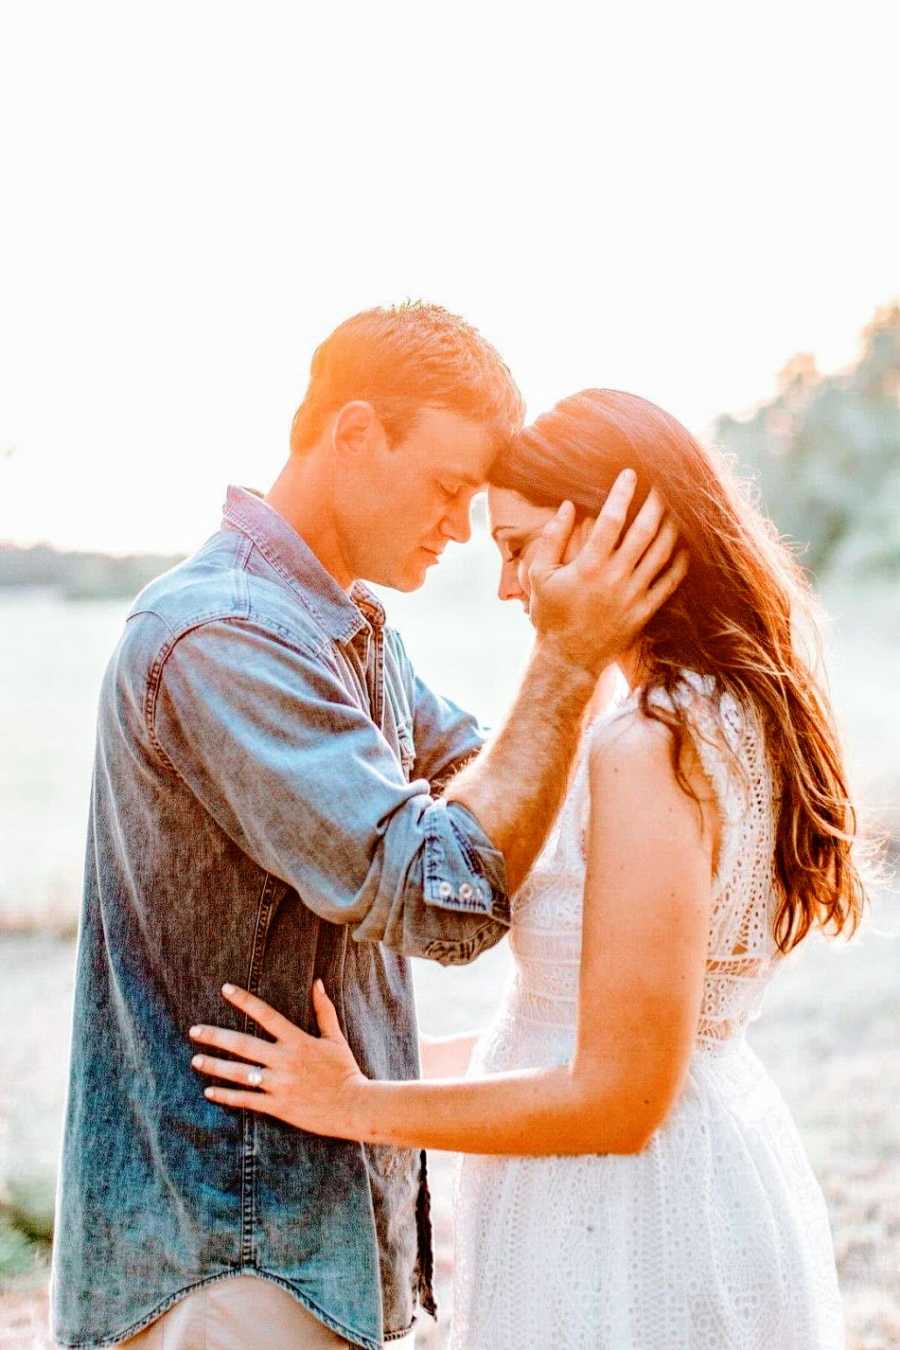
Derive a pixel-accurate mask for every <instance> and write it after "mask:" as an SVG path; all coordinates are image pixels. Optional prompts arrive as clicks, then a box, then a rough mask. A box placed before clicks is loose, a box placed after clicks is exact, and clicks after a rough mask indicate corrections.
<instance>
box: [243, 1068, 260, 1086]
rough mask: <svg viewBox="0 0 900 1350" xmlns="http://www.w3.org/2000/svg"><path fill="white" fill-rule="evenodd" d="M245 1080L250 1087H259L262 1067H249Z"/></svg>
mask: <svg viewBox="0 0 900 1350" xmlns="http://www.w3.org/2000/svg"><path fill="white" fill-rule="evenodd" d="M247 1082H248V1083H249V1084H250V1086H251V1087H259V1085H260V1083H261V1082H262V1069H251V1070H250V1072H249V1073H248V1074H247Z"/></svg>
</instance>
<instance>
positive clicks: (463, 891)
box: [459, 881, 473, 900]
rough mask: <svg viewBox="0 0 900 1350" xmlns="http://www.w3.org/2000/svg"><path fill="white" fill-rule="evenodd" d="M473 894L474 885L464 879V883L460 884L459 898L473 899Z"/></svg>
mask: <svg viewBox="0 0 900 1350" xmlns="http://www.w3.org/2000/svg"><path fill="white" fill-rule="evenodd" d="M472 894H473V892H472V887H471V886H470V885H469V883H468V882H467V881H464V882H463V884H462V885H461V886H460V888H459V898H460V900H471V899H472Z"/></svg>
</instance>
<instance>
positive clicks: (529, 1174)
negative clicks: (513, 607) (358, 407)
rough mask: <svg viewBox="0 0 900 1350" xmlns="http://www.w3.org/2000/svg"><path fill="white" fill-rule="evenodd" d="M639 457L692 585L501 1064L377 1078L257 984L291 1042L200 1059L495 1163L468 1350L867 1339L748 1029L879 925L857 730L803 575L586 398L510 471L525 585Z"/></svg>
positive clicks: (671, 431)
mask: <svg viewBox="0 0 900 1350" xmlns="http://www.w3.org/2000/svg"><path fill="white" fill-rule="evenodd" d="M626 465H629V466H631V467H633V468H635V469H636V470H637V472H638V490H637V492H636V494H635V502H636V504H639V503H640V501H641V500H642V498H643V497H644V496H645V495H646V492H647V491H648V490H649V489H650V488H651V487H653V488H655V489H656V490H657V491H658V492H659V494H660V495H661V497H662V498H663V500H664V502H665V505H666V508H667V510H668V512H669V513H670V515H671V516H672V517H673V518H674V520H675V522H676V524H677V526H678V529H679V531H680V534H681V537H682V539H683V541H684V542H685V543H686V544H687V546H688V548H689V550H690V555H691V566H690V570H689V573H688V576H687V579H686V580H685V581H684V582H683V583H682V585H681V587H680V589H679V590H678V591H677V592H676V593H675V595H674V597H673V598H672V599H671V600H670V601H669V602H668V603H667V604H666V605H665V606H664V607H663V608H662V609H661V610H660V611H659V613H658V614H657V615H656V616H655V618H654V619H653V620H652V621H651V622H650V624H649V625H648V627H647V629H646V630H645V633H644V634H643V636H642V638H641V640H640V642H639V644H637V645H636V647H635V648H634V649H633V650H631V651H630V652H628V653H627V654H626V657H625V658H624V660H623V662H622V672H623V674H624V675H625V678H626V680H627V682H628V685H629V694H628V696H627V698H625V699H624V701H623V702H621V703H620V704H619V705H618V706H617V707H615V708H614V709H613V710H612V711H611V712H609V713H607V714H601V713H599V712H598V710H597V708H596V707H595V709H594V715H593V716H590V717H589V718H588V719H587V722H586V726H585V732H584V736H583V742H582V748H581V752H580V756H579V759H578V761H577V764H576V766H575V768H574V769H573V772H572V777H571V780H570V784H569V791H568V794H567V798H566V802H565V805H564V807H563V810H562V812H561V814H560V817H559V819H558V821H557V822H556V824H555V826H554V829H553V831H552V833H551V835H550V837H549V839H548V841H547V844H546V846H545V848H544V851H543V853H542V855H541V857H540V859H539V861H538V863H537V864H536V865H535V868H534V870H533V872H532V874H531V876H530V877H529V879H528V881H527V883H526V885H525V886H524V887H523V888H522V889H521V890H520V892H519V893H518V895H517V896H516V897H515V901H514V906H513V921H512V926H511V933H510V943H511V947H512V950H513V955H514V961H515V968H514V976H513V979H512V981H511V983H510V986H509V988H508V990H507V992H506V995H505V998H504V1000H503V1003H502V1005H501V1008H500V1010H499V1012H498V1014H497V1016H496V1018H495V1020H494V1022H493V1024H492V1026H491V1027H490V1028H489V1029H488V1031H487V1032H486V1033H485V1034H484V1035H483V1036H482V1037H481V1038H480V1039H479V1040H478V1042H477V1045H476V1046H475V1048H474V1054H471V1061H470V1052H471V1051H472V1048H473V1046H472V1038H466V1037H461V1038H453V1039H451V1040H450V1041H449V1042H440V1043H437V1044H433V1045H431V1046H428V1045H426V1046H425V1052H424V1059H425V1071H426V1073H429V1074H431V1075H434V1074H441V1075H448V1077H445V1078H444V1080H443V1081H441V1082H438V1083H434V1082H427V1081H426V1082H418V1083H415V1082H414V1083H393V1082H391V1083H387V1082H369V1081H368V1080H366V1079H364V1078H363V1077H362V1075H361V1074H360V1073H359V1070H358V1068H357V1066H356V1064H355V1062H354V1060H353V1057H352V1054H351V1052H350V1049H349V1047H348V1046H347V1044H346V1042H345V1041H344V1039H343V1037H342V1035H341V1032H340V1028H339V1025H338V1021H337V1016H336V1014H335V1010H334V1008H333V1006H332V1004H331V1003H330V1001H329V1000H328V998H327V996H326V994H325V992H324V990H323V989H321V987H319V988H317V990H316V993H315V999H316V1008H317V1016H318V1019H319V1024H320V1028H321V1031H322V1037H321V1039H316V1038H312V1037H308V1036H306V1035H304V1033H302V1032H300V1031H299V1030H298V1029H297V1028H295V1027H293V1026H292V1025H291V1024H290V1023H288V1022H287V1021H286V1020H285V1019H283V1018H280V1017H279V1015H278V1014H277V1013H274V1012H273V1010H271V1009H270V1008H268V1007H267V1005H265V1004H264V1003H261V1001H260V1000H258V999H254V998H252V997H251V996H250V995H248V994H246V993H244V992H242V991H240V990H233V991H231V993H230V994H229V995H228V996H229V997H230V999H231V1001H232V1002H234V1003H235V1004H236V1005H237V1006H238V1007H240V1008H242V1009H243V1010H245V1011H246V1012H248V1013H249V1014H250V1015H251V1016H252V1017H253V1018H254V1019H255V1020H257V1021H258V1022H259V1023H260V1024H261V1025H262V1026H263V1027H264V1028H265V1029H266V1030H267V1031H268V1032H269V1033H270V1035H271V1036H273V1037H274V1042H268V1041H262V1040H259V1039H257V1038H252V1037H237V1036H235V1035H234V1034H231V1035H230V1036H228V1035H223V1033H220V1032H216V1031H215V1030H214V1029H211V1028H199V1029H195V1030H194V1032H192V1034H194V1036H195V1039H196V1040H198V1041H202V1042H205V1043H208V1044H212V1045H220V1046H225V1047H226V1048H228V1049H229V1050H233V1051H234V1052H236V1053H237V1054H240V1055H242V1056H243V1058H244V1059H246V1060H250V1061H254V1062H255V1063H256V1064H257V1065H261V1066H263V1067H262V1069H259V1068H257V1069H254V1068H250V1067H248V1065H246V1064H243V1065H242V1064H239V1063H236V1062H234V1061H228V1060H218V1059H215V1058H212V1057H209V1056H201V1057H200V1059H199V1062H198V1063H197V1067H198V1068H199V1069H200V1070H201V1071H202V1072H203V1073H206V1074H211V1075H213V1076H215V1077H217V1078H220V1079H225V1080H230V1081H233V1082H236V1083H240V1084H247V1083H250V1084H251V1085H252V1084H254V1083H255V1084H260V1085H261V1086H262V1087H263V1091H262V1092H260V1093H255V1094H254V1093H248V1092H246V1091H240V1090H235V1089H229V1088H222V1087H216V1088H209V1089H207V1095H209V1096H210V1097H211V1098H212V1099H213V1100H216V1101H220V1102H223V1103H225V1104H230V1105H235V1106H243V1107H249V1108H251V1109H256V1110H262V1111H266V1112H268V1113H270V1114H273V1115H276V1116H279V1117H280V1118H281V1119H283V1120H287V1121H289V1122H291V1123H293V1124H295V1125H298V1126H300V1127H302V1128H305V1129H312V1130H316V1131H319V1132H321V1133H325V1134H332V1135H336V1136H339V1137H343V1138H352V1139H362V1140H365V1141H368V1142H372V1143H389V1144H395V1145H403V1146H409V1147H413V1146H424V1147H432V1148H443V1149H451V1150H456V1151H459V1152H462V1153H465V1154H466V1155H470V1156H466V1157H465V1158H464V1159H463V1162H462V1165H461V1169H460V1173H459V1181H458V1187H457V1215H456V1218H457V1273H456V1294H455V1312H454V1327H453V1345H454V1347H458V1350H463V1348H465V1350H478V1347H484V1350H487V1348H488V1347H490V1350H502V1347H507V1346H508V1347H513V1346H515V1347H521V1346H535V1347H538V1346H540V1347H545V1346H547V1347H549V1346H554V1347H561V1346H566V1347H582V1346H584V1347H587V1346H590V1347H607V1348H608V1350H622V1348H624V1347H626V1346H627V1347H634V1348H636V1350H650V1348H652V1347H661V1348H662V1347H664V1348H665V1350H674V1348H675V1347H691V1350H694V1348H697V1347H710V1348H712V1347H717V1348H718V1347H728V1348H729V1350H744V1348H746V1350H751V1348H752V1350H756V1348H757V1347H766V1348H767V1350H771V1348H772V1347H778V1350H826V1348H827V1347H837V1346H840V1345H842V1344H843V1334H842V1318H841V1307H840V1299H839V1294H838V1288H837V1279H836V1274H835V1267H834V1257H833V1252H832V1246H831V1236H830V1232H829V1227H828V1219H827V1215H826V1211H825V1205H824V1201H823V1197H822V1194H821V1191H820V1189H819V1187H818V1185H817V1183H816V1181H815V1179H814V1177H813V1175H812V1172H811V1170H810V1167H809V1164H808V1162H807V1160H806V1157H805V1155H804V1153H803V1150H802V1147H801V1145H800V1143H799V1140H798V1137H797V1133H796V1129H795V1127H794V1124H793V1121H792V1119H791V1117H790V1114H789V1113H788V1111H787V1108H786V1107H785V1105H784V1102H783V1100H782V1098H781V1096H780V1094H779V1093H778V1091H777V1089H776V1087H775V1085H774V1083H773V1082H772V1080H771V1079H770V1078H769V1077H768V1075H767V1074H766V1072H765V1070H764V1068H763V1067H762V1065H761V1064H760V1062H759V1061H758V1059H757V1058H756V1056H755V1055H754V1053H753V1052H752V1051H751V1049H750V1048H749V1046H748V1044H747V1041H746V1039H745V1034H744V1033H745V1029H746V1026H747V1024H748V1022H749V1021H750V1020H751V1019H752V1018H753V1017H754V1016H755V1015H756V1014H757V1012H758V1010H759V1005H760V1002H761V998H762V994H763V991H764V989H765V987H766V985H767V983H768V981H769V979H770V978H771V976H772V975H773V973H774V971H775V970H776V968H777V966H778V964H779V962H780V961H781V959H782V958H783V957H784V956H785V955H786V954H787V953H788V952H789V951H790V950H791V948H792V947H793V946H795V945H796V944H797V943H798V942H799V941H801V940H802V939H803V938H804V937H805V936H806V935H807V933H808V932H809V931H810V930H811V929H812V928H814V927H818V928H823V929H827V930H829V931H832V932H841V931H846V932H848V933H849V932H852V931H853V930H854V928H855V926H856V924H857V922H858V920H859V916H860V912H861V908H862V903H863V893H862V887H861V884H860V880H859V877H858V874H857V872H856V869H855V867H854V864H853V861H852V857H851V852H850V850H851V843H852V839H853V835H854V831H855V817H854V813H853V809H852V807H851V805H850V804H849V802H848V800H847V794H846V788H845V780H844V773H843V767H842V763H841V755H840V750H839V746H838V741H837V737H836V733H835V730H834V726H833V722H832V718H831V714H830V711H829V708H828V706H827V702H826V701H825V698H824V696H823V694H822V693H821V691H819V690H818V689H817V687H816V684H815V682H814V680H813V677H812V675H811V673H810V671H809V668H808V666H807V665H806V663H805V661H804V659H803V657H802V656H801V654H800V652H799V651H798V649H797V645H796V643H795V641H794V637H793V634H792V626H793V625H792V621H794V620H796V619H797V618H798V617H800V616H801V614H802V613H803V612H804V611H806V612H808V610H809V596H808V592H807V589H806V586H805V584H804V582H803V580H802V576H801V574H800V572H799V571H798V569H797V568H796V567H795V565H794V564H793V562H792V561H791V559H790V557H789V555H788V554H787V552H786V551H785V550H784V549H783V548H782V547H781V545H780V544H779V543H778V541H777V539H776V537H775V535H774V533H773V532H772V531H771V530H770V528H769V527H768V526H767V524H766V523H764V522H763V521H762V519H761V518H760V516H759V515H758V513H757V512H756V511H755V509H754V508H753V507H752V506H751V505H750V504H749V503H748V502H746V501H745V500H743V499H742V497H741V495H740V494H739V492H738V491H737V490H736V488H735V486H734V485H733V484H732V483H731V481H730V479H729V476H728V472H727V469H726V467H725V466H724V465H723V464H722V463H720V462H719V461H717V460H715V459H713V458H712V457H711V456H710V455H708V454H707V453H706V452H705V451H704V450H703V449H702V448H701V447H700V446H699V445H698V444H697V442H696V441H694V440H693V438H692V437H691V436H690V435H689V434H688V432H687V431H685V429H684V428H683V427H682V426H681V425H680V424H679V423H678V422H677V421H676V420H675V419H674V418H672V417H670V416H669V415H668V414H666V413H664V412H663V411H662V410H661V409H659V408H656V407H655V406H654V405H652V404H650V403H648V402H646V401H645V400H643V399H640V398H637V397H635V396H634V395H629V394H623V393H619V392H616V391H610V390H588V391H586V392H584V393H582V394H578V395H576V396H574V397H572V398H569V399H566V400H564V401H563V402H562V403H560V404H559V405H558V406H557V407H556V408H555V409H553V410H552V412H550V413H549V414H547V415H545V416H543V417H541V418H539V419H538V421H537V422H536V423H535V424H534V425H533V426H532V427H530V428H528V429H526V431H525V432H524V433H523V434H522V435H521V436H520V437H519V439H518V440H517V442H516V443H515V444H514V445H512V446H511V447H510V449H509V451H508V452H507V453H506V454H505V456H504V457H503V459H502V462H501V463H500V465H499V466H498V469H497V472H496V474H495V480H494V481H495V484H496V486H495V487H493V488H492V490H491V496H490V510H491V523H492V530H493V535H494V538H495V540H496V541H497V544H498V547H499V549H500V551H501V555H502V558H503V564H502V572H501V583H500V594H501V597H503V598H507V599H511V598H519V599H521V600H522V601H523V603H524V604H525V606H526V608H527V605H528V598H529V556H530V553H531V551H532V549H533V547H534V544H535V541H536V539H537V537H538V534H539V532H540V530H541V528H542V527H543V525H544V524H545V522H546V520H547V519H548V518H549V516H550V515H551V514H552V513H553V512H554V510H555V509H556V508H557V506H558V505H559V503H560V501H561V500H570V501H572V502H574V504H575V506H576V507H577V508H578V509H579V512H580V516H581V521H582V524H581V525H580V527H579V528H580V529H583V530H586V529H588V528H589V525H590V521H591V518H592V517H593V516H594V515H595V514H596V511H597V510H598V507H599V504H600V503H601V502H602V500H603V497H604V495H605V491H606V489H608V487H609V485H610V484H611V483H612V481H613V480H614V478H615V476H616V474H617V472H618V471H619V470H620V469H622V468H623V467H625V466H626ZM599 698H600V695H599V694H598V703H599ZM466 1071H467V1076H466V1077H464V1078H463V1077H459V1078H458V1077H456V1075H460V1074H463V1073H465V1072H466Z"/></svg>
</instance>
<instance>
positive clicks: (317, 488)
mask: <svg viewBox="0 0 900 1350" xmlns="http://www.w3.org/2000/svg"><path fill="white" fill-rule="evenodd" d="M332 498H333V493H332V485H331V483H330V481H327V475H326V474H325V472H324V470H323V466H322V464H321V462H320V461H319V460H318V458H317V457H316V456H314V455H311V454H310V455H291V457H290V459H289V460H288V462H287V463H286V464H285V466H284V468H283V469H282V470H281V473H280V474H279V475H278V477H277V478H276V479H275V482H274V483H273V484H272V486H271V488H270V489H269V491H268V492H267V493H266V495H265V500H266V501H267V502H268V504H269V506H271V507H272V508H273V509H274V510H275V511H277V512H278V514H279V515H280V516H283V517H284V519H285V520H286V521H287V522H288V524H289V525H292V526H293V527H294V529H295V530H296V531H297V533H298V534H299V535H300V536H301V538H302V539H303V541H304V543H305V544H306V545H307V546H308V547H309V548H311V549H312V551H313V553H314V554H315V555H316V557H317V558H318V560H319V562H320V563H321V564H322V566H323V567H324V568H325V570H326V572H330V573H331V575H332V576H333V577H334V579H335V581H336V582H337V584H338V585H339V586H341V587H342V588H343V589H344V590H345V591H347V592H348V594H349V592H350V590H351V589H352V587H353V583H354V581H355V580H356V578H355V577H354V576H353V574H352V572H351V571H350V568H349V567H348V565H347V562H346V560H345V558H344V556H343V552H342V550H341V545H340V540H339V538H338V533H337V530H336V529H335V524H334V516H333V512H332V509H331V506H332Z"/></svg>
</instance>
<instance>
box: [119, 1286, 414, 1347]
mask: <svg viewBox="0 0 900 1350" xmlns="http://www.w3.org/2000/svg"><path fill="white" fill-rule="evenodd" d="M413 1337H414V1333H413V1332H410V1333H409V1335H408V1336H404V1337H403V1339H402V1340H400V1341H391V1342H390V1346H391V1350H412V1345H413ZM119 1344H120V1345H122V1346H127V1347H128V1350H255V1347H257V1346H259V1347H265V1350H336V1347H342V1348H346V1350H352V1347H351V1346H350V1342H349V1341H346V1340H344V1338H343V1336H338V1335H336V1334H335V1333H334V1332H333V1331H330V1330H329V1329H328V1327H326V1326H325V1324H324V1323H323V1322H320V1321H319V1319H318V1318H317V1317H314V1316H313V1314H312V1313H311V1312H308V1311H307V1310H306V1308H304V1307H303V1305H302V1304H300V1303H298V1302H297V1300H296V1299H295V1298H294V1297H293V1295H292V1294H289V1293H288V1292H287V1290H286V1289H282V1288H281V1286H280V1285H277V1284H272V1282H271V1281H270V1280H260V1279H258V1278H257V1277H256V1276H255V1275H235V1276H232V1277H230V1278H229V1279H227V1280H216V1282H215V1283H214V1284H205V1285H204V1286H203V1287H202V1288H201V1289H195V1290H194V1292H193V1293H192V1294H187V1295H185V1297H184V1298H183V1299H181V1301H180V1302H179V1303H176V1304H175V1305H174V1307H171V1308H170V1309H169V1310H168V1312H164V1313H163V1315H162V1316H161V1317H158V1318H157V1319H156V1321H155V1322H151V1323H150V1325H149V1326H148V1327H144V1330H143V1331H139V1332H138V1333H137V1335H136V1336H130V1337H129V1338H128V1340H127V1341H120V1342H119Z"/></svg>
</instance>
